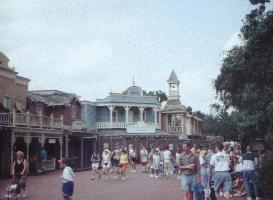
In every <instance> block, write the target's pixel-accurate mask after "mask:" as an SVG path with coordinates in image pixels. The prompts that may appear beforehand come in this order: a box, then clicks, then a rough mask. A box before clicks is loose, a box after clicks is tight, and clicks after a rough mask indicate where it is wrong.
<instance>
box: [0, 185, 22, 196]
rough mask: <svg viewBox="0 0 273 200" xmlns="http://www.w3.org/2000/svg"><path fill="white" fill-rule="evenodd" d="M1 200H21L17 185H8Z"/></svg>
mask: <svg viewBox="0 0 273 200" xmlns="http://www.w3.org/2000/svg"><path fill="white" fill-rule="evenodd" d="M1 200H21V196H20V188H19V184H18V183H15V182H12V183H11V184H9V185H8V186H7V188H6V192H5V193H4V194H3V195H2V197H1Z"/></svg>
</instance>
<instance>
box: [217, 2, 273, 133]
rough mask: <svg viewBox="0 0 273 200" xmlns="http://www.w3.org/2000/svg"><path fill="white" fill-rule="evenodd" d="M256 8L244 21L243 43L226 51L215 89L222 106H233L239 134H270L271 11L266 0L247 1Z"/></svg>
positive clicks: (272, 113)
mask: <svg viewBox="0 0 273 200" xmlns="http://www.w3.org/2000/svg"><path fill="white" fill-rule="evenodd" d="M250 2H251V3H252V4H254V5H257V8H256V9H254V10H252V11H251V12H250V14H248V15H247V16H246V18H245V20H244V24H243V27H242V28H241V38H242V40H243V45H241V46H235V47H233V48H232V49H231V50H230V51H228V53H227V56H226V57H225V58H224V60H223V64H222V67H221V71H220V74H219V75H218V77H217V79H216V80H215V84H214V86H215V89H216V93H217V95H218V97H219V99H220V100H221V101H222V102H223V104H224V106H225V108H226V109H227V108H229V107H233V109H235V110H236V111H238V113H237V115H238V116H237V120H238V121H237V122H238V125H239V128H240V132H241V133H243V136H251V137H256V136H264V135H272V122H273V98H272V96H273V78H272V77H273V12H272V10H269V11H266V3H267V2H269V0H251V1H250Z"/></svg>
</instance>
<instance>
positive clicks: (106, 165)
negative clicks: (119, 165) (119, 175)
mask: <svg viewBox="0 0 273 200" xmlns="http://www.w3.org/2000/svg"><path fill="white" fill-rule="evenodd" d="M110 167H111V164H110V163H103V165H102V168H103V169H109V168H110Z"/></svg>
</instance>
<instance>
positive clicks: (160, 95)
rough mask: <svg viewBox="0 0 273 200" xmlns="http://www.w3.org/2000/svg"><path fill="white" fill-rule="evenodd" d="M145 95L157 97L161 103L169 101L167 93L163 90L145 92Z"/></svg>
mask: <svg viewBox="0 0 273 200" xmlns="http://www.w3.org/2000/svg"><path fill="white" fill-rule="evenodd" d="M144 95H149V96H156V97H157V99H158V101H159V102H160V103H162V102H163V101H167V100H168V97H167V95H166V93H165V92H163V91H161V90H157V91H149V92H146V91H144Z"/></svg>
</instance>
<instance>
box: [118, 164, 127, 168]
mask: <svg viewBox="0 0 273 200" xmlns="http://www.w3.org/2000/svg"><path fill="white" fill-rule="evenodd" d="M119 167H120V168H121V169H127V167H128V163H121V164H120V166H119Z"/></svg>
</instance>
